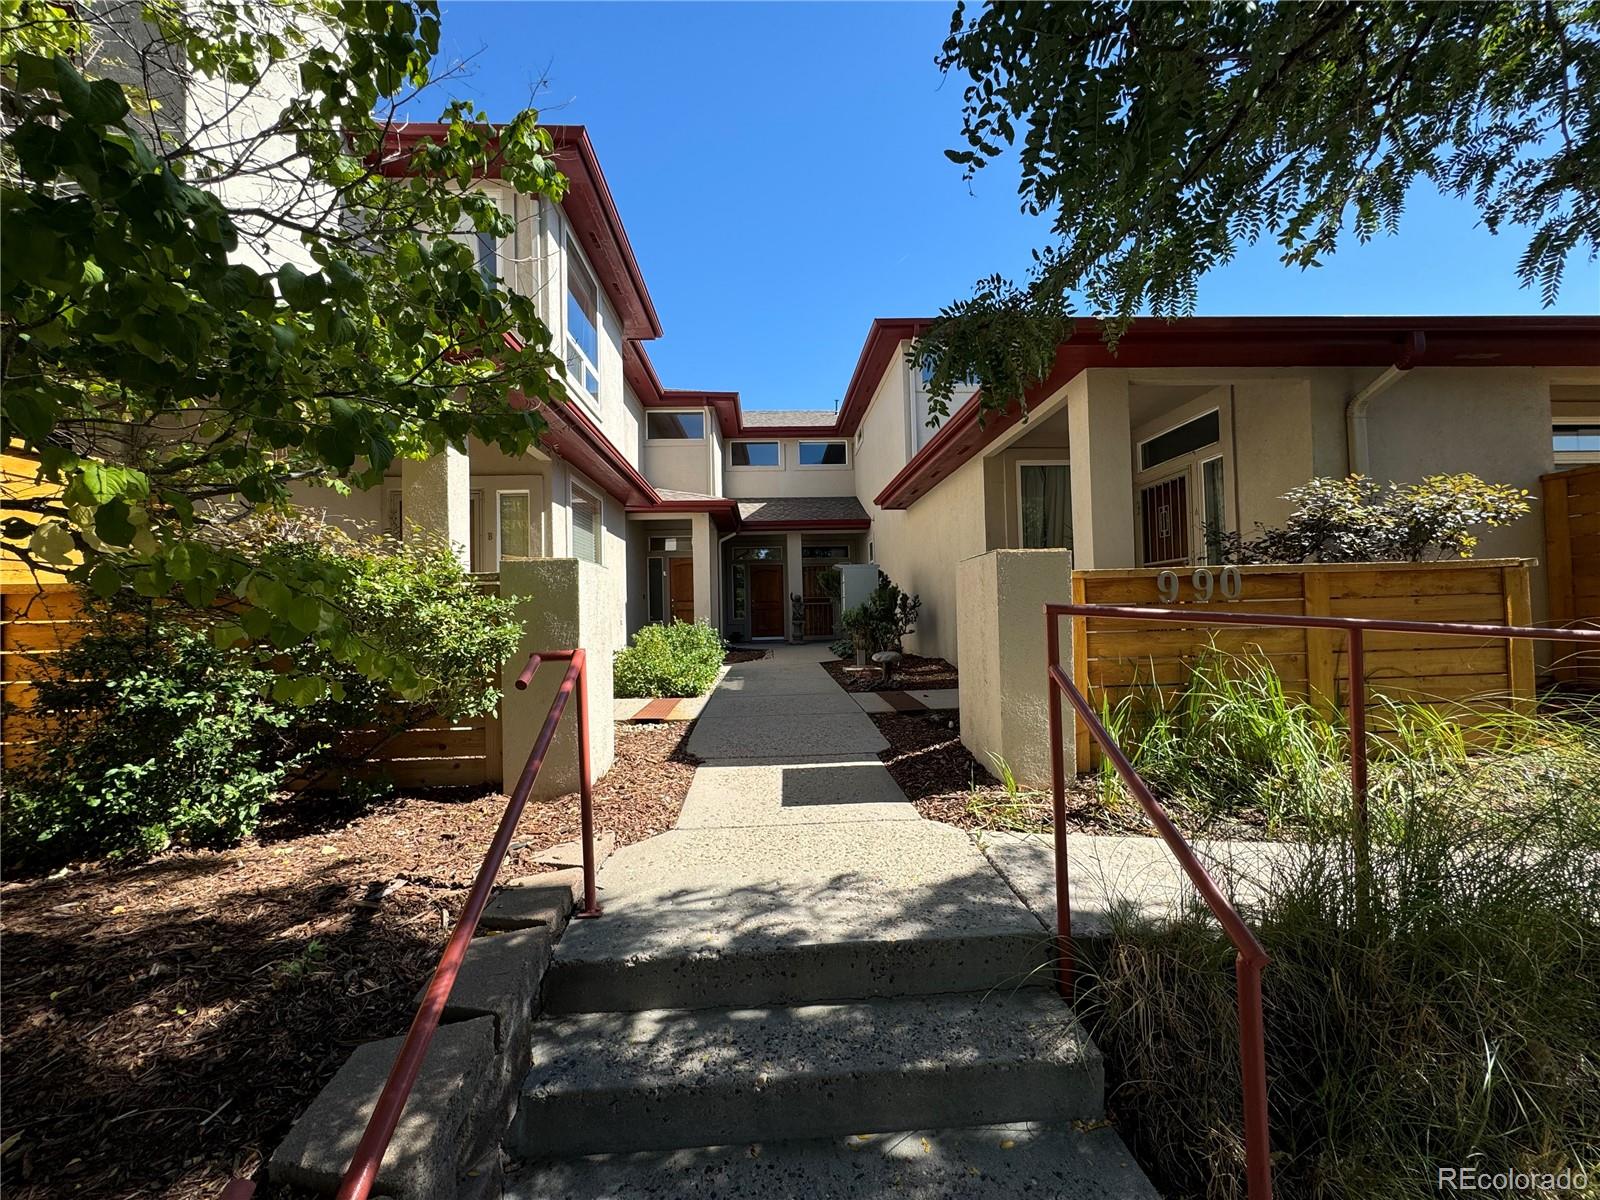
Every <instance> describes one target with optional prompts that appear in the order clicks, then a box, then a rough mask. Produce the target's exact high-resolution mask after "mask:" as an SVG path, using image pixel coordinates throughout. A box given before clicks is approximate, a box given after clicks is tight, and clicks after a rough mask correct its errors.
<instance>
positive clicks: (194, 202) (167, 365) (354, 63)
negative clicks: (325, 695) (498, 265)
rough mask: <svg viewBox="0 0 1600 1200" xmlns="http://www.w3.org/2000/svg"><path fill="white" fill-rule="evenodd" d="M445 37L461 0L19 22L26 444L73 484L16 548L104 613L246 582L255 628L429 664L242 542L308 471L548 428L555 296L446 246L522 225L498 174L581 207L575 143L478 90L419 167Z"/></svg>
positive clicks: (17, 426)
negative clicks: (418, 135) (402, 138)
mask: <svg viewBox="0 0 1600 1200" xmlns="http://www.w3.org/2000/svg"><path fill="white" fill-rule="evenodd" d="M438 48H439V8H438V4H437V0H391V2H387V3H376V2H372V3H369V2H367V0H275V3H273V4H271V5H266V4H233V3H223V2H221V0H201V2H200V3H186V2H180V0H146V2H145V3H132V2H130V0H107V2H105V3H95V4H92V5H88V4H68V3H65V2H64V0H58V2H52V0H13V2H8V3H6V4H5V5H4V7H3V8H0V116H3V119H4V133H5V137H4V146H3V151H0V166H3V189H4V190H3V196H0V203H3V210H0V217H3V220H4V225H5V239H4V246H3V260H0V365H3V371H4V377H3V384H4V389H5V407H4V413H3V424H0V433H3V436H4V438H5V444H6V445H7V446H15V445H18V444H20V446H21V447H22V449H23V450H24V451H25V452H26V453H27V454H28V455H30V456H34V457H37V459H38V461H39V464H40V471H41V477H42V479H43V481H45V482H46V483H49V484H54V485H57V486H56V487H55V488H53V489H45V494H42V495H38V496H35V497H30V498H21V499H14V500H10V501H8V505H7V513H6V519H5V521H4V523H3V525H0V534H3V538H4V540H3V547H4V552H5V553H8V554H11V555H13V556H14V557H16V558H18V559H20V560H21V561H22V562H24V563H25V564H27V566H28V567H30V568H31V569H33V570H34V571H36V572H39V573H49V572H55V573H58V574H64V575H65V576H66V577H68V578H70V579H73V580H75V581H78V582H81V583H85V584H87V585H88V586H89V587H90V588H91V589H92V590H93V591H94V592H95V593H97V594H99V595H101V596H110V595H112V594H114V593H115V592H117V591H118V590H119V589H122V588H130V589H133V590H136V591H137V592H138V593H140V594H142V595H146V596H158V595H168V594H171V593H174V592H177V593H180V594H181V595H182V596H183V597H184V598H185V599H186V600H187V601H188V602H189V603H190V604H192V605H194V606H196V607H207V606H209V605H211V604H212V603H213V602H214V601H215V599H216V598H217V597H218V596H219V595H221V596H223V597H225V598H226V597H229V596H232V597H238V598H240V599H242V600H243V601H245V604H244V605H243V608H242V612H241V614H240V619H239V627H240V628H241V629H242V631H243V632H244V633H245V634H246V635H247V636H248V637H249V638H251V639H253V640H256V641H259V642H262V643H265V644H269V645H275V646H278V647H280V648H291V647H296V646H301V645H302V644H307V649H312V648H314V649H315V651H316V652H317V653H320V654H325V655H330V656H331V657H332V658H333V659H334V660H336V661H339V662H343V663H346V664H353V665H355V666H357V667H358V668H359V669H361V670H362V671H364V672H365V673H367V674H369V675H372V676H374V677H389V676H395V675H404V674H405V672H404V670H403V668H404V667H405V663H404V659H403V658H402V657H397V656H395V655H393V654H390V653H388V652H386V651H384V650H383V649H382V648H380V647H376V646H374V645H373V644H372V643H371V642H370V641H366V640H363V639H361V638H359V637H357V636H355V635H354V634H353V633H352V630H351V624H350V621H349V620H348V618H347V614H346V613H345V612H344V610H343V608H342V605H341V596H340V587H341V584H342V574H341V572H340V570H339V569H338V566H337V564H336V563H334V564H330V561H329V560H328V559H327V558H326V557H323V556H314V555H313V556H303V557H299V558H296V557H293V556H278V557H277V558H276V559H274V560H273V561H271V562H263V561H258V560H255V559H252V558H251V557H250V556H249V555H246V554H242V553H239V552H238V551H237V549H236V548H235V547H233V546H232V545H230V544H229V542H228V541H227V540H226V539H223V538H220V537H218V536H217V535H218V532H219V530H223V529H225V528H226V527H227V526H228V525H229V524H231V523H233V522H235V521H237V520H239V519H241V518H243V517H247V516H249V515H252V514H256V513H259V512H261V511H273V510H277V511H282V510H285V509H286V508H287V506H288V502H289V498H290V494H291V488H292V487H293V486H294V485H295V484H297V483H300V482H302V481H314V482H318V483H321V484H324V485H327V486H331V487H334V488H336V489H341V490H348V489H350V488H362V487H367V486H371V485H373V484H375V483H376V482H377V481H378V480H379V479H381V478H382V477H383V474H384V472H385V470H386V469H387V468H389V467H390V466H391V464H392V463H393V462H394V461H395V459H396V458H397V457H404V456H409V457H421V456H426V455H429V454H433V453H437V452H439V451H441V450H443V449H444V448H445V447H446V446H447V445H453V446H456V447H464V446H465V443H466V440H467V438H468V437H469V436H476V437H478V438H481V439H482V440H484V441H486V442H489V443H492V444H495V445H498V446H499V447H501V448H502V449H504V450H505V451H507V452H509V453H520V452H522V451H524V450H526V449H527V448H528V447H529V446H530V445H531V444H533V443H534V442H535V441H536V439H537V438H538V436H539V434H540V433H541V431H542V430H543V428H544V424H543V422H542V420H541V419H540V418H539V417H538V416H537V414H536V413H535V412H533V411H531V410H530V409H529V408H528V406H527V405H526V404H523V403H521V401H520V399H519V396H526V397H527V398H529V399H530V400H535V401H556V400H559V399H561V397H562V386H561V383H560V382H559V381H560V379H561V372H560V369H559V360H558V358H557V357H556V356H555V355H554V354H553V353H552V351H551V349H550V336H549V332H548V330H546V329H545V327H544V326H543V325H542V324H541V323H540V321H539V318H538V315H537V312H536V310H535V307H534V304H533V301H532V300H531V299H529V298H528V297H527V296H523V295H520V294H518V293H517V292H515V291H513V290H511V289H510V288H509V287H508V286H507V285H506V284H505V283H504V282H503V281H501V280H499V279H496V278H492V277H486V276H485V274H483V273H480V269H479V264H478V263H477V262H476V261H475V256H474V254H473V252H472V251H471V250H470V249H469V248H468V247H467V246H466V245H463V244H461V243H460V242H458V241H457V240H454V239H452V238H451V237H450V236H449V234H450V233H451V232H452V231H456V230H474V231H478V232H482V233H488V234H494V235H496V236H505V235H507V234H509V233H510V232H511V228H512V225H511V219H510V217H509V216H508V214H506V213H503V212H501V211H500V210H499V208H498V207H497V206H496V205H495V204H494V202H493V200H492V198H491V197H490V196H489V195H487V194H486V193H485V192H484V191H482V190H475V189H474V188H473V186H472V185H473V182H474V181H475V180H477V179H480V178H482V177H484V176H486V175H488V174H491V173H493V174H497V175H499V176H501V177H502V178H504V179H505V180H506V181H507V182H508V183H509V184H510V185H511V186H512V187H514V188H515V189H517V190H518V191H520V192H523V193H528V194H535V195H539V196H544V197H548V198H559V197H560V195H561V194H562V191H563V189H564V187H565V180H564V179H563V177H562V176H561V175H560V173H559V172H558V171H557V169H556V167H555V164H554V158H553V154H552V142H551V139H550V136H549V134H548V132H547V131H545V130H543V129H541V128H540V127H539V125H538V123H537V121H538V118H537V113H535V112H534V111H532V110H527V111H524V112H521V113H518V114H517V115H516V116H515V117H513V118H512V119H511V121H509V122H508V123H506V124H504V125H502V126H496V127H491V126H489V125H488V123H487V122H486V120H485V119H484V116H483V114H482V113H479V112H475V111H473V110H472V109H471V108H470V107H469V106H468V105H466V104H463V103H460V102H453V103H450V104H448V105H446V106H444V110H443V118H442V119H443V120H444V121H445V122H446V123H447V125H448V133H447V134H446V135H444V136H443V137H441V138H439V139H436V140H429V141H424V142H423V143H422V144H421V145H420V146H419V147H417V148H415V150H414V151H412V150H409V149H408V150H406V151H405V152H404V153H402V152H401V150H400V149H399V148H398V147H399V146H400V142H399V140H398V139H397V138H396V137H395V136H394V130H395V126H396V114H397V113H398V112H399V110H400V109H401V107H402V106H404V107H406V108H407V109H408V110H410V111H414V110H415V109H416V107H417V106H418V105H419V104H420V103H422V102H423V98H424V97H425V95H426V94H427V91H428V89H429V87H430V84H436V83H438V82H440V80H441V79H442V78H444V77H446V75H447V73H445V74H441V73H439V72H437V71H436V69H435V66H434V59H435V56H436V54H437V52H438ZM513 401H516V403H513ZM420 686H421V685H420V684H419V687H420ZM311 690H314V689H309V688H308V694H309V692H310V691H311Z"/></svg>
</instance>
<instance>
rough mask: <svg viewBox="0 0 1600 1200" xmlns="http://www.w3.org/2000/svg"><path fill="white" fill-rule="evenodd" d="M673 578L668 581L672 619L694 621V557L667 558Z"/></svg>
mask: <svg viewBox="0 0 1600 1200" xmlns="http://www.w3.org/2000/svg"><path fill="white" fill-rule="evenodd" d="M667 563H668V570H669V571H670V572H671V578H669V579H668V581H667V595H668V596H669V597H671V607H672V619H673V620H674V621H682V622H684V623H685V624H689V625H692V624H693V623H694V559H692V558H670V559H668V560H667Z"/></svg>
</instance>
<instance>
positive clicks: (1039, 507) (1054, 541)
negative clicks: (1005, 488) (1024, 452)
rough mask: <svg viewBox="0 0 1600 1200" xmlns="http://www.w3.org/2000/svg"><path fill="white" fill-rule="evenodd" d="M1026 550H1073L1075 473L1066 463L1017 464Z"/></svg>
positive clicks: (1018, 494)
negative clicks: (1073, 483) (1073, 480)
mask: <svg viewBox="0 0 1600 1200" xmlns="http://www.w3.org/2000/svg"><path fill="white" fill-rule="evenodd" d="M1017 512H1018V521H1017V524H1018V525H1019V526H1020V527H1021V534H1022V548H1023V549H1024V550H1070V549H1072V475H1071V472H1070V471H1069V470H1068V468H1067V464H1066V463H1018V464H1017Z"/></svg>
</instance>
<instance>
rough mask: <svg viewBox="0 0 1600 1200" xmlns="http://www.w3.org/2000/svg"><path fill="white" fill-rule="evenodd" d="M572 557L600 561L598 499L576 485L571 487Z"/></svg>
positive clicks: (593, 561) (587, 560)
mask: <svg viewBox="0 0 1600 1200" xmlns="http://www.w3.org/2000/svg"><path fill="white" fill-rule="evenodd" d="M572 557H573V558H581V559H583V561H584V562H592V563H599V561H600V501H599V500H598V499H597V498H596V497H594V496H591V495H590V494H589V493H588V492H586V491H584V490H583V489H582V488H581V487H576V486H574V487H573V489H572Z"/></svg>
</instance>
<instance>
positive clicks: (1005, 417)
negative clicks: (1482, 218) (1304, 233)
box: [874, 317, 1600, 508]
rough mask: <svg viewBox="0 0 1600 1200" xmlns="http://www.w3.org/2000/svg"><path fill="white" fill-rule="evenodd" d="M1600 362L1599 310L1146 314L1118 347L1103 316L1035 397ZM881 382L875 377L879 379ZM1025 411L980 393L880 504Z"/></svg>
mask: <svg viewBox="0 0 1600 1200" xmlns="http://www.w3.org/2000/svg"><path fill="white" fill-rule="evenodd" d="M1389 365H1401V366H1404V367H1408V368H1409V367H1418V366H1420V367H1438V366H1453V367H1508V366H1515V367H1562V366H1600V318H1596V317H1187V318H1182V319H1180V320H1176V321H1162V320H1157V319H1152V318H1144V319H1141V320H1136V321H1135V322H1134V323H1133V325H1132V326H1131V327H1130V328H1129V330H1128V332H1127V333H1126V334H1125V335H1124V336H1123V339H1122V341H1121V343H1120V344H1119V346H1118V349H1117V353H1116V354H1115V355H1113V354H1112V353H1111V352H1110V351H1109V350H1108V349H1107V348H1106V345H1105V343H1104V342H1103V341H1102V340H1101V339H1100V330H1099V326H1098V323H1096V322H1080V323H1079V325H1078V327H1077V328H1076V329H1075V330H1074V332H1073V336H1072V337H1071V338H1069V339H1068V340H1067V341H1065V342H1063V343H1062V344H1061V348H1060V350H1059V351H1058V352H1057V355H1056V367H1055V370H1054V371H1052V372H1051V374H1050V377H1049V378H1048V379H1046V380H1045V382H1044V383H1042V384H1040V385H1039V386H1038V387H1036V388H1034V389H1033V390H1032V391H1031V392H1030V393H1029V396H1028V400H1027V403H1028V406H1029V407H1030V408H1032V407H1033V406H1034V405H1036V404H1038V403H1040V402H1042V401H1043V400H1045V399H1046V398H1047V397H1049V396H1051V395H1052V394H1054V393H1055V392H1056V391H1058V390H1059V389H1060V388H1061V387H1062V386H1063V385H1064V384H1065V383H1066V382H1067V381H1068V380H1070V379H1071V378H1072V377H1073V376H1075V375H1076V374H1078V372H1079V371H1083V370H1087V369H1090V368H1096V367H1180V366H1201V367H1321V366H1389ZM874 386H875V385H874ZM1020 419H1021V415H1020V411H1019V410H1013V411H1011V412H1007V413H1004V414H989V415H988V416H987V417H986V418H985V420H984V421H983V422H982V423H981V424H980V423H979V407H978V397H977V396H974V397H973V398H972V399H970V400H968V401H967V402H966V403H965V404H964V405H962V406H961V408H960V409H958V410H957V411H956V412H955V414H953V415H952V416H951V417H950V419H949V420H947V421H946V422H945V423H944V425H943V426H942V427H941V428H940V429H939V432H938V433H936V434H935V435H934V436H933V437H932V438H931V439H930V440H929V441H928V443H927V445H925V446H923V447H922V449H921V450H919V451H918V452H917V453H916V454H915V455H913V456H912V458H911V460H910V461H909V462H908V463H906V465H905V466H904V467H903V468H901V470H900V471H899V472H898V473H897V474H896V475H895V477H894V478H893V479H891V480H890V481H889V482H888V484H887V485H886V486H885V487H884V488H883V490H882V491H880V492H879V493H878V495H877V496H876V497H875V498H874V502H875V503H876V504H878V505H879V506H880V507H882V508H909V507H910V506H911V504H913V503H914V502H915V501H916V500H918V499H919V498H921V497H922V496H924V495H926V494H927V493H928V492H929V491H931V490H932V489H933V488H934V487H935V486H936V485H937V484H938V483H940V482H941V481H943V480H944V479H946V478H948V477H949V476H950V475H952V474H954V473H955V471H956V470H957V469H959V468H960V467H961V466H963V465H964V464H965V463H966V462H968V461H969V460H970V459H971V458H973V457H974V456H975V455H977V454H978V452H979V451H980V450H982V449H983V448H984V447H985V446H987V445H988V444H989V443H990V442H992V441H994V440H995V438H997V437H999V436H1000V434H1001V433H1003V432H1004V431H1005V430H1007V429H1009V428H1011V427H1012V426H1013V425H1015V424H1016V423H1017V422H1018V421H1019V420H1020Z"/></svg>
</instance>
